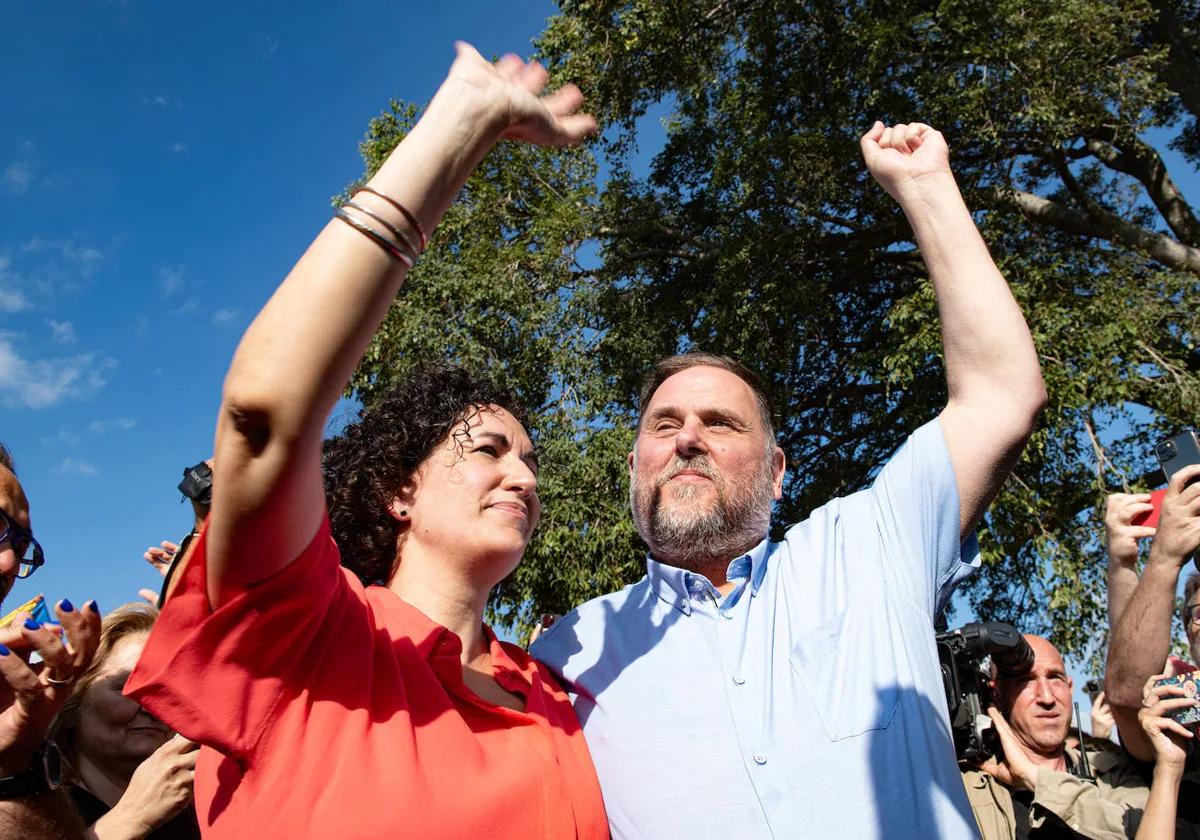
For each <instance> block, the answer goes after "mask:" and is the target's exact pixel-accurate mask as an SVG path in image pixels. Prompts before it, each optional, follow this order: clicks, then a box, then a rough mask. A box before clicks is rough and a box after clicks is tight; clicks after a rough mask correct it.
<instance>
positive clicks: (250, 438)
mask: <svg viewBox="0 0 1200 840" xmlns="http://www.w3.org/2000/svg"><path fill="white" fill-rule="evenodd" d="M457 49H458V56H457V58H456V60H455V62H454V64H453V66H452V67H451V68H450V73H449V75H448V77H447V78H446V81H445V82H443V84H442V86H441V88H440V89H439V90H438V92H437V95H436V96H435V97H434V98H433V101H432V102H431V103H430V105H429V108H428V109H427V110H426V112H425V114H424V116H423V117H422V118H421V120H420V121H419V122H418V123H417V124H416V125H415V126H414V127H413V130H412V131H411V132H410V133H409V135H408V136H407V137H406V138H405V139H404V141H403V142H402V143H401V144H400V145H399V146H397V148H396V149H395V151H393V152H392V154H391V156H390V157H389V158H388V160H387V161H386V162H385V163H384V165H383V166H382V167H381V168H380V170H379V172H378V173H377V174H376V175H375V177H374V178H372V179H371V181H370V182H369V186H370V187H371V188H372V189H373V190H374V191H375V192H363V193H361V194H359V195H358V196H356V197H355V199H354V201H355V203H356V204H358V205H360V206H361V207H362V208H365V209H364V210H361V211H359V210H354V211H351V215H352V216H353V218H354V220H356V221H357V222H358V223H359V224H360V225H362V224H365V225H367V226H368V227H371V228H373V229H374V230H375V231H377V232H378V233H380V234H382V235H383V236H384V237H385V238H387V239H391V240H395V241H397V242H398V243H399V244H400V245H401V248H400V250H401V251H404V250H405V249H404V248H403V240H402V239H397V237H395V236H394V235H393V234H391V233H389V231H391V230H392V229H393V228H395V229H396V230H397V231H398V232H399V233H400V234H401V236H402V237H405V238H407V239H408V240H410V241H411V242H413V243H415V244H416V245H418V246H419V245H420V241H421V235H422V234H421V231H422V230H423V231H427V232H428V231H432V230H433V228H434V227H435V226H436V224H437V223H438V221H439V220H440V219H441V217H442V215H443V214H444V213H445V212H446V209H447V208H448V207H449V206H450V204H451V202H453V201H454V198H455V197H456V196H457V195H458V192H459V190H461V189H462V187H463V185H464V184H465V183H466V181H467V178H468V177H469V176H470V174H471V172H472V171H473V170H474V169H475V167H476V166H477V165H478V164H479V162H480V161H481V160H482V159H483V157H484V156H485V155H486V154H487V153H488V151H489V150H490V149H491V148H492V146H493V145H494V144H495V143H496V142H497V141H498V140H500V139H503V138H513V139H518V140H524V141H526V142H530V143H534V144H539V145H567V144H572V143H577V142H579V141H580V140H582V139H583V138H584V137H586V136H587V135H588V134H590V133H591V132H593V131H595V128H596V124H595V121H594V120H593V119H592V118H591V117H589V116H587V115H585V114H575V113H574V112H575V111H576V110H577V109H578V108H579V107H580V106H581V105H582V104H583V97H582V95H581V94H580V92H579V90H578V89H577V88H576V87H574V86H573V85H568V86H565V87H563V88H560V89H559V90H557V91H555V92H554V93H552V94H549V95H547V96H544V97H543V96H540V94H541V92H542V89H543V88H544V87H545V85H546V81H547V75H546V71H545V70H544V69H543V68H542V67H541V66H540V65H538V64H525V63H524V62H523V61H522V60H521V59H520V58H517V57H516V56H506V57H505V58H502V59H501V60H500V61H499V62H497V63H496V64H494V65H493V64H491V63H490V62H488V61H486V60H484V59H483V58H482V57H481V56H480V55H479V53H477V52H476V51H475V50H474V49H472V48H471V47H469V46H467V45H466V44H461V43H460V44H459V45H458V47H457ZM380 194H382V195H380ZM385 197H386V198H385ZM397 205H399V206H397ZM401 207H402V208H404V211H407V213H405V212H404V211H402V210H401V209H400V208H401ZM410 217H411V218H410ZM414 223H415V224H414ZM418 226H419V227H418ZM405 274H406V266H405V263H404V261H403V259H402V258H400V257H398V256H396V255H395V254H394V253H393V252H392V250H390V249H389V248H387V247H385V246H383V245H382V244H381V243H379V242H378V241H376V240H375V239H374V238H372V237H371V236H369V235H367V234H365V233H363V232H362V231H361V229H356V227H355V226H352V225H351V224H348V223H345V222H344V221H343V220H340V219H333V220H331V221H330V222H329V224H328V225H326V227H325V229H324V230H323V231H322V232H321V234H320V235H319V236H318V237H317V238H316V240H315V241H314V242H313V243H312V245H310V246H309V248H308V250H307V251H306V252H305V254H304V256H303V257H301V258H300V261H299V262H298V263H297V264H296V267H295V268H293V269H292V271H291V273H290V274H289V275H288V277H287V279H286V280H284V282H283V284H282V285H280V287H279V288H278V289H277V290H276V291H275V294H274V295H272V296H271V299H270V300H269V301H268V302H267V304H266V306H264V307H263V310H262V311H261V312H260V313H259V314H258V316H257V317H256V318H255V319H254V322H253V323H252V324H251V325H250V327H249V329H247V330H246V334H245V335H244V336H243V337H242V341H241V343H240V344H239V345H238V349H237V352H236V353H235V354H234V358H233V363H232V364H231V365H230V368H229V373H228V374H227V375H226V378H225V389H224V396H223V399H222V403H221V411H220V415H219V417H218V419H217V438H216V448H215V459H216V463H218V464H219V465H220V469H219V470H218V471H216V473H215V477H214V482H215V485H216V486H215V487H214V492H213V507H212V515H211V519H210V522H209V526H208V534H207V537H206V540H207V555H206V562H207V574H208V579H207V580H208V596H209V601H210V602H211V603H212V605H213V606H214V607H216V606H219V605H220V604H221V603H224V602H225V601H227V600H228V599H229V598H230V597H231V596H232V595H234V594H236V593H237V592H238V591H240V590H242V589H244V588H245V587H247V586H250V585H252V584H254V583H256V582H258V581H261V580H264V579H266V578H268V577H270V576H271V575H273V574H275V573H276V572H278V571H280V570H281V569H283V568H284V567H285V566H287V565H288V564H289V563H290V562H292V561H293V560H295V559H296V558H297V557H298V556H299V555H300V553H301V552H302V551H303V550H304V548H305V547H306V546H307V545H308V544H309V542H311V541H312V539H313V537H314V535H315V534H316V531H317V529H318V527H319V526H320V522H321V517H322V515H323V511H324V504H325V500H324V490H323V483H322V480H321V440H322V433H323V430H324V425H325V420H326V418H327V417H328V415H329V412H330V411H331V410H332V408H333V405H334V403H335V402H336V401H337V399H338V396H339V395H340V394H341V393H342V390H343V389H344V388H345V386H346V383H347V382H348V381H349V379H350V376H351V374H352V373H353V371H354V368H355V366H356V365H357V364H358V361H359V359H360V358H361V357H362V354H363V352H365V350H366V347H367V344H368V343H369V342H370V340H371V336H372V335H373V334H374V332H375V330H376V329H378V327H379V324H380V323H381V322H382V321H383V318H384V316H385V314H386V313H387V309H388V306H389V305H390V304H391V302H392V300H393V299H394V298H395V296H396V293H397V292H398V291H399V289H400V284H401V283H402V282H403V280H404V276H405Z"/></svg>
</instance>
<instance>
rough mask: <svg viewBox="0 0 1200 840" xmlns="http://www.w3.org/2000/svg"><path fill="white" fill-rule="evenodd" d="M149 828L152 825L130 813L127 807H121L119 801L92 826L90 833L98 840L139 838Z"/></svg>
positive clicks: (139, 839)
mask: <svg viewBox="0 0 1200 840" xmlns="http://www.w3.org/2000/svg"><path fill="white" fill-rule="evenodd" d="M151 830H153V826H149V825H147V824H146V821H145V820H144V819H142V818H140V817H139V816H138V815H137V814H134V813H131V812H130V809H129V808H128V807H122V803H120V802H118V803H117V804H116V805H114V806H113V807H112V809H110V810H109V812H108V813H107V814H105V815H104V816H102V817H101V818H100V819H98V820H96V822H95V824H94V825H93V826H92V833H93V834H94V835H95V836H96V837H97V838H98V840H141V838H143V837H145V836H146V835H147V834H149V833H150V832H151Z"/></svg>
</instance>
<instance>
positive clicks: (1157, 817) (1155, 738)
mask: <svg viewBox="0 0 1200 840" xmlns="http://www.w3.org/2000/svg"><path fill="white" fill-rule="evenodd" d="M1168 676H1170V674H1156V675H1154V676H1152V677H1150V679H1149V680H1147V681H1146V685H1145V687H1144V689H1143V695H1144V699H1143V701H1142V709H1141V711H1139V712H1138V722H1139V723H1140V724H1141V728H1142V733H1143V735H1144V736H1145V738H1146V740H1147V741H1149V743H1150V744H1151V746H1152V747H1153V749H1154V781H1153V783H1152V784H1151V786H1150V799H1149V801H1148V802H1147V803H1146V809H1145V811H1144V812H1143V813H1142V821H1141V824H1140V825H1139V826H1138V832H1137V840H1160V838H1161V840H1167V838H1174V837H1175V836H1176V824H1175V815H1176V810H1177V808H1176V803H1177V801H1178V798H1179V782H1180V780H1181V779H1182V778H1183V771H1184V766H1185V765H1186V763H1187V754H1188V747H1189V744H1190V743H1191V742H1192V741H1193V740H1194V738H1195V736H1194V734H1193V733H1192V732H1191V731H1189V730H1188V729H1187V728H1186V727H1185V726H1183V725H1182V724H1180V723H1179V722H1178V721H1175V720H1173V719H1171V718H1170V717H1169V716H1168V715H1169V714H1170V712H1172V711H1174V710H1176V709H1185V708H1187V707H1188V706H1189V705H1193V704H1195V702H1196V700H1195V698H1193V697H1191V696H1189V695H1188V694H1187V692H1186V691H1185V690H1184V689H1183V687H1182V686H1178V685H1157V684H1156V683H1157V682H1158V681H1159V680H1161V679H1164V678H1166V677H1168Z"/></svg>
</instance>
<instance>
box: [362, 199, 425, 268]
mask: <svg viewBox="0 0 1200 840" xmlns="http://www.w3.org/2000/svg"><path fill="white" fill-rule="evenodd" d="M360 192H365V193H370V194H371V195H373V196H376V197H378V198H382V199H383V200H384V201H386V202H387V203H388V204H390V205H392V206H393V207H395V208H396V209H397V210H399V211H400V215H401V216H403V217H404V218H405V220H406V221H407V222H408V223H409V224H410V225H412V226H413V230H415V231H416V232H417V236H419V237H421V250H422V251H424V250H425V248H426V247H427V246H428V245H429V237H428V236H426V235H425V229H424V228H423V227H421V223H420V222H418V221H417V217H416V216H414V215H413V214H412V213H410V212H408V208H407V207H405V206H404V205H403V204H401V203H400V202H399V201H396V199H394V198H389V197H388V196H386V195H384V194H383V193H381V192H380V191H379V190H377V189H375V188H373V187H368V186H367V185H366V184H363V185H362V186H361V187H355V189H354V192H353V193H351V195H350V197H351V198H354V196H356V195H358V194H359V193H360Z"/></svg>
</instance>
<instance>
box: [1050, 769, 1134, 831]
mask: <svg viewBox="0 0 1200 840" xmlns="http://www.w3.org/2000/svg"><path fill="white" fill-rule="evenodd" d="M1148 794H1149V791H1147V789H1146V788H1145V787H1139V786H1136V785H1133V784H1129V785H1124V784H1122V785H1118V786H1117V787H1114V788H1112V789H1111V790H1110V791H1108V796H1105V795H1104V793H1102V792H1101V790H1100V788H1099V786H1098V785H1096V783H1094V782H1091V781H1087V780H1084V779H1079V778H1076V777H1075V776H1072V775H1071V774H1070V773H1062V772H1060V771H1057V770H1050V769H1049V768H1046V767H1039V768H1038V775H1037V783H1036V785H1035V787H1034V793H1033V805H1034V808H1035V809H1037V808H1043V809H1045V810H1046V811H1049V812H1050V813H1052V814H1054V815H1055V816H1056V817H1058V818H1059V819H1060V820H1062V821H1063V822H1064V823H1066V824H1067V825H1069V826H1070V827H1071V829H1072V830H1074V831H1076V832H1078V833H1079V834H1081V835H1083V836H1084V837H1089V838H1093V840H1124V838H1126V837H1127V836H1129V835H1128V834H1127V833H1126V831H1127V829H1128V819H1127V818H1128V817H1129V812H1130V811H1131V810H1133V811H1135V812H1139V813H1140V811H1141V810H1142V809H1143V808H1144V807H1145V805H1146V798H1147V796H1148Z"/></svg>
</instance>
